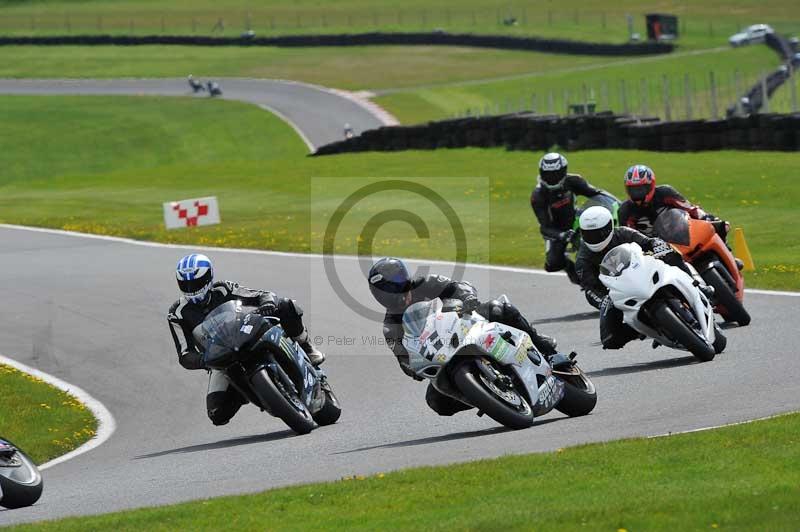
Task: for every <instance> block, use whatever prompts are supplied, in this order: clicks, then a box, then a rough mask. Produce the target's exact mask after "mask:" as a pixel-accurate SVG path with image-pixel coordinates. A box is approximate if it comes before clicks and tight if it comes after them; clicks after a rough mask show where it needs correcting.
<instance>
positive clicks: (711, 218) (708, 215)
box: [703, 214, 719, 222]
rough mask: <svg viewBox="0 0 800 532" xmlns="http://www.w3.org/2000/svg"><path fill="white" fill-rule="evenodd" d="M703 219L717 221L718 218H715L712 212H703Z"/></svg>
mask: <svg viewBox="0 0 800 532" xmlns="http://www.w3.org/2000/svg"><path fill="white" fill-rule="evenodd" d="M703 220H705V221H707V222H716V221H719V218H717V217H716V216H714V215H713V214H704V215H703Z"/></svg>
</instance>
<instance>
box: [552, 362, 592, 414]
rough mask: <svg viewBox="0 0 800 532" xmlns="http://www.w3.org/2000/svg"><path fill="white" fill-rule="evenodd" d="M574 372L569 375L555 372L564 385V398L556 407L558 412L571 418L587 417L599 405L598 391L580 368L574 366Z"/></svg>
mask: <svg viewBox="0 0 800 532" xmlns="http://www.w3.org/2000/svg"><path fill="white" fill-rule="evenodd" d="M573 370H574V371H572V372H569V373H568V372H562V371H555V370H554V371H553V374H554V375H555V376H556V377H557V378H558V379H559V380H560V381H561V382H563V383H564V397H563V398H562V399H561V401H559V402H558V404H557V405H556V410H558V411H559V412H561V413H562V414H566V415H568V416H569V417H579V416H585V415H587V414H588V413H589V412H591V411H592V410H594V407H595V406H596V405H597V390H595V388H594V383H592V381H591V380H589V377H587V376H586V374H584V373H583V371H582V370H581V369H580V368H578V366H574V368H573Z"/></svg>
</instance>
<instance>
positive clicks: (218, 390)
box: [167, 254, 325, 425]
mask: <svg viewBox="0 0 800 532" xmlns="http://www.w3.org/2000/svg"><path fill="white" fill-rule="evenodd" d="M175 275H176V277H177V280H178V288H179V289H180V291H181V297H180V298H179V299H178V300H177V301H176V302H175V303H173V304H172V306H171V307H170V309H169V313H168V314H167V321H168V322H169V328H170V332H171V333H172V339H173V340H174V341H175V349H176V350H177V351H178V362H179V363H180V365H181V366H183V367H184V368H186V369H206V367H205V363H204V358H203V353H202V352H201V351H200V348H199V347H198V346H197V344H195V343H194V338H193V336H192V332H193V331H194V329H195V328H196V327H197V326H198V325H200V324H201V323H202V322H203V320H204V319H205V318H206V316H207V315H208V314H209V313H210V312H211V311H212V310H214V309H215V308H217V307H218V306H220V305H221V304H223V303H226V302H228V301H233V300H240V301H241V302H242V304H243V305H245V306H248V307H256V308H257V309H258V312H259V313H260V314H262V315H264V316H275V317H277V318H280V320H281V326H282V327H283V329H284V331H286V334H287V335H289V336H290V337H292V339H294V340H295V341H296V342H297V343H298V344H299V345H300V347H302V348H303V351H305V352H306V354H307V355H308V359H309V361H310V362H311V363H312V364H313V365H315V366H319V365H320V364H322V362H323V361H324V360H325V355H324V354H323V353H321V352H320V351H318V350H317V349H315V348H314V346H312V345H311V342H310V341H309V338H308V331H306V327H305V325H304V324H303V309H301V308H300V306H299V305H298V304H297V303H296V302H295V301H294V300H293V299H288V298H279V297H278V296H277V295H275V294H274V293H273V292H268V291H265V290H251V289H249V288H245V287H243V286H239V284H238V283H234V282H231V281H217V282H214V267H213V265H212V264H211V259H209V258H208V257H206V256H205V255H200V254H192V255H187V256H186V257H183V258H182V259H181V260H180V261H178V266H177V269H176V272H175ZM246 403H247V399H245V398H244V397H242V395H241V394H240V393H239V392H237V391H236V390H235V389H234V388H233V387H231V386H230V382H229V381H228V379H227V377H226V376H225V374H224V373H223V372H221V371H217V370H213V369H212V370H210V374H209V378H208V394H207V395H206V407H207V409H208V417H209V418H210V419H211V422H212V423H214V425H225V424H226V423H227V422H228V421H230V420H231V418H232V417H233V416H234V415H235V414H236V412H237V411H238V410H239V408H240V407H241V406H242V405H243V404H246Z"/></svg>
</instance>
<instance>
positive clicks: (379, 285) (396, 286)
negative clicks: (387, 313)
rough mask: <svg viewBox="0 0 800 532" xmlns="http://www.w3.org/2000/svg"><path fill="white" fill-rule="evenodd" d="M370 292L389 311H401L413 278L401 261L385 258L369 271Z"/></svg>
mask: <svg viewBox="0 0 800 532" xmlns="http://www.w3.org/2000/svg"><path fill="white" fill-rule="evenodd" d="M368 278H369V291H370V292H372V296H373V297H374V298H375V299H376V300H377V301H378V303H380V304H381V305H383V306H384V307H386V308H387V309H389V310H400V309H402V308H403V306H404V304H405V295H406V292H408V291H409V290H411V276H410V275H409V274H408V268H406V265H405V264H404V263H403V261H402V260H400V259H395V258H394V257H384V258H382V259H379V260H378V261H377V262H376V263H375V264H373V265H372V268H370V269H369V277H368Z"/></svg>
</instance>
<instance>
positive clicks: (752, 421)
mask: <svg viewBox="0 0 800 532" xmlns="http://www.w3.org/2000/svg"><path fill="white" fill-rule="evenodd" d="M794 413H796V412H784V413H783V414H773V415H771V416H765V417H757V418H755V419H747V420H745V421H734V422H733V423H724V424H722V425H713V426H711V427H700V428H699V429H689V430H681V431H678V432H667V433H666V434H656V435H655V436H648V437H647V438H648V439H653V438H666V437H667V436H677V435H678V434H691V433H693V432H705V431H707V430H714V429H721V428H725V427H735V426H736V425H747V424H748V423H755V422H756V421H766V420H768V419H775V418H778V417H783V416H790V415H792V414H794Z"/></svg>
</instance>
